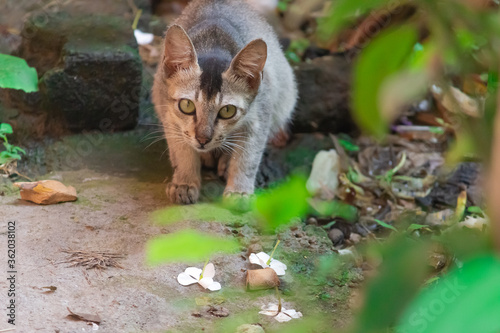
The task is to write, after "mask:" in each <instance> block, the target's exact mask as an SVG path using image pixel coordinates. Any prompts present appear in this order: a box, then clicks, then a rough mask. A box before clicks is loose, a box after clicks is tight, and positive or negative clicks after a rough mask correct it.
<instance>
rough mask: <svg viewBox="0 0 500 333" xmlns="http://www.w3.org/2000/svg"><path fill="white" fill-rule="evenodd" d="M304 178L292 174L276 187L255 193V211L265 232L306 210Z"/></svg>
mask: <svg viewBox="0 0 500 333" xmlns="http://www.w3.org/2000/svg"><path fill="white" fill-rule="evenodd" d="M308 197H309V193H308V191H307V189H306V179H305V178H304V177H301V176H293V177H292V178H291V179H290V180H289V181H287V182H286V183H283V184H281V185H279V186H278V187H276V188H274V189H272V190H269V191H265V192H263V193H261V194H257V195H256V198H255V213H256V214H257V215H258V216H259V217H260V220H261V221H262V227H263V228H264V230H265V231H267V232H273V231H274V230H276V228H278V227H279V226H281V225H284V224H288V223H290V222H291V220H292V219H293V218H295V217H299V218H300V217H303V216H304V215H305V214H306V213H307V211H308V204H307V198H308Z"/></svg>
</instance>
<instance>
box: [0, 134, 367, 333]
mask: <svg viewBox="0 0 500 333" xmlns="http://www.w3.org/2000/svg"><path fill="white" fill-rule="evenodd" d="M144 137H145V132H144V131H143V130H135V131H132V132H127V133H116V134H106V135H102V134H85V135H74V136H70V137H66V138H64V139H62V140H59V141H55V142H46V143H44V144H37V145H35V146H32V147H30V148H29V154H28V157H27V158H26V161H23V162H22V163H21V164H20V165H19V170H20V171H21V173H24V174H26V175H28V176H29V177H31V178H34V179H35V180H41V179H55V180H59V181H61V182H63V183H64V184H66V185H71V186H74V187H75V188H76V189H77V192H78V200H77V201H76V202H73V203H63V204H58V205H51V206H38V205H35V204H32V203H28V202H24V201H22V200H20V199H19V194H18V193H17V192H16V190H14V189H13V188H12V186H11V181H10V180H8V179H3V184H2V185H0V193H1V194H2V195H1V196H0V217H1V218H0V222H1V229H0V232H1V235H2V237H0V248H1V249H4V252H3V253H4V254H3V256H4V257H3V258H4V263H6V260H7V236H6V234H7V223H8V222H9V221H15V225H16V232H15V234H16V267H15V268H16V270H17V280H16V297H15V300H16V332H26V333H30V332H65V333H66V332H68V333H70V332H93V331H95V330H96V329H98V331H101V332H165V331H168V332H185V331H189V332H202V331H203V332H226V331H227V332H234V327H235V326H237V325H239V324H245V323H260V324H261V325H263V327H264V328H265V329H266V330H268V329H272V328H277V327H282V326H280V325H286V324H280V323H277V322H276V321H275V320H274V319H273V318H271V317H265V316H262V315H259V314H258V311H259V309H260V307H261V306H262V305H264V304H267V303H269V302H276V295H275V292H274V290H267V291H259V292H246V291H245V286H244V280H245V270H246V269H248V268H249V267H250V266H249V264H248V261H247V259H246V251H247V246H248V245H249V244H250V243H257V245H255V244H254V245H252V246H253V247H254V248H260V247H262V248H263V250H264V251H267V252H268V253H269V252H270V251H271V249H272V245H273V242H274V241H275V239H276V238H275V237H263V236H259V235H258V233H257V232H256V230H255V229H253V228H252V227H250V226H248V225H246V224H244V223H235V224H231V223H229V224H223V223H217V222H203V221H202V222H195V221H182V222H179V223H176V224H172V225H168V226H161V225H154V224H153V223H152V221H151V218H150V216H151V213H152V212H154V211H156V210H158V209H161V208H165V207H166V206H167V201H166V197H165V193H164V188H165V179H166V178H167V177H169V176H170V174H171V168H170V166H169V163H168V159H167V157H166V156H165V154H162V153H163V152H164V151H165V145H164V143H163V142H159V143H157V144H154V145H152V146H151V147H149V148H147V149H145V146H147V144H146V143H145V142H141V139H143V138H144ZM306 141H307V140H306ZM294 142H295V141H294ZM293 144H294V143H292V145H293ZM294 149H295V148H294ZM269 154H270V155H273V156H275V155H276V154H274V153H269ZM206 178H207V179H213V177H211V175H210V173H206ZM214 182H215V183H216V184H219V185H217V186H221V185H220V181H214ZM0 184H1V183H0ZM187 227H191V228H196V229H197V230H201V231H203V232H207V233H210V234H219V235H226V236H227V237H233V236H231V235H235V236H236V237H237V238H239V239H240V240H241V244H242V252H241V253H239V254H235V255H220V256H215V257H213V258H211V262H213V263H214V264H215V267H216V276H215V281H219V282H220V283H221V284H222V290H221V291H218V292H209V291H206V290H204V289H202V288H201V287H199V286H198V285H191V286H188V287H184V286H181V285H180V284H179V283H178V282H177V280H176V277H177V275H178V274H179V273H181V272H182V271H184V269H185V268H186V267H188V266H191V265H188V264H185V263H176V264H169V265H162V266H156V267H150V266H148V265H147V263H146V253H145V246H146V243H147V241H148V240H149V239H151V238H153V237H155V236H157V235H159V234H164V233H170V232H173V231H175V230H179V229H181V228H187ZM281 238H282V240H283V242H282V243H283V244H282V245H280V248H279V249H278V251H277V253H276V255H275V256H276V258H278V259H280V260H282V261H283V262H285V263H286V264H287V265H288V267H289V269H288V271H287V275H286V276H285V277H284V278H282V285H281V287H280V289H281V294H282V298H283V302H284V306H285V307H286V308H287V309H296V310H297V311H301V312H302V313H303V315H304V318H308V317H312V316H316V315H320V316H321V315H322V314H324V315H325V316H324V317H325V318H328V319H327V320H328V321H331V325H332V327H337V328H339V327H344V326H345V325H346V324H347V323H348V322H349V319H350V317H351V314H350V313H351V311H350V309H349V305H348V304H349V303H350V302H349V301H348V298H349V295H350V288H349V285H350V284H351V281H354V280H356V279H359V278H360V277H359V274H358V275H356V272H344V273H348V274H347V275H346V274H344V275H343V276H342V277H341V278H339V279H336V280H332V281H333V283H332V282H331V283H329V284H321V283H319V284H317V283H311V276H312V274H313V271H314V269H313V268H314V265H315V263H316V262H317V260H318V258H319V257H320V256H324V255H335V254H334V253H333V252H332V249H331V242H330V243H329V240H328V237H327V235H326V233H325V232H324V230H322V229H321V228H319V227H315V226H306V227H304V225H303V224H301V223H299V224H298V225H296V226H294V227H292V228H291V229H288V230H285V231H284V232H283V234H282V235H281ZM64 250H74V251H88V252H90V251H109V252H113V253H118V254H123V255H124V257H123V259H118V262H119V264H120V265H121V266H122V267H123V268H118V267H109V268H108V269H105V270H95V269H89V270H87V269H85V268H83V267H78V266H77V267H71V266H70V264H69V263H65V261H66V260H67V258H68V254H67V253H65V252H63V251H64ZM195 266H197V267H202V266H203V263H198V264H197V265H195ZM2 267H4V274H3V275H4V278H2V279H1V280H0V286H1V291H0V293H1V295H3V296H2V298H1V299H4V300H6V299H7V298H6V295H7V290H8V288H9V283H8V281H7V280H6V277H7V272H6V271H7V268H6V264H4V265H2ZM51 286H52V287H55V288H57V289H55V290H53V291H48V290H49V289H48V288H45V287H51ZM351 287H352V285H351ZM52 289H54V288H52ZM5 302H6V301H5ZM308 302H310V303H311V304H314V306H308V305H306V304H309V303H308ZM197 304H200V305H197ZM4 306H6V304H4ZM211 306H215V307H221V306H222V307H223V308H224V309H222V310H220V311H219V310H217V311H216V310H214V309H213V308H212V307H211ZM2 307H3V306H2ZM3 308H4V309H5V307H3ZM68 308H69V309H70V310H71V311H73V312H76V313H88V314H93V315H98V316H99V317H100V318H101V319H102V321H101V323H100V324H99V325H98V326H95V325H91V324H89V323H87V322H85V321H77V320H73V319H71V318H69V317H67V315H68V314H69V312H68ZM207 309H208V310H207ZM217 309H218V308H217ZM4 312H6V310H4ZM217 313H223V314H224V315H226V314H227V313H229V316H227V317H224V318H223V317H219V316H217V315H216V314H217ZM2 315H3V316H5V315H6V313H5V314H2ZM4 318H5V317H4ZM300 320H303V319H300ZM1 323H2V324H0V330H2V329H6V328H10V327H11V325H9V324H7V323H6V320H5V319H4V320H2V321H1ZM220 325H229V326H224V327H226V328H221V326H220ZM227 327H232V328H231V329H228V328H227Z"/></svg>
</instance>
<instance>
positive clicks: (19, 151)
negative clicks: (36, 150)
mask: <svg viewBox="0 0 500 333" xmlns="http://www.w3.org/2000/svg"><path fill="white" fill-rule="evenodd" d="M12 151H13V152H14V153H23V154H24V155H26V150H24V149H23V148H21V147H16V146H14V148H12Z"/></svg>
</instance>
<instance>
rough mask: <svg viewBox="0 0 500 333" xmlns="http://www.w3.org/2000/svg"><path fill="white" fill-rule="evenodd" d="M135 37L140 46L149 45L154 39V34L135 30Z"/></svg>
mask: <svg viewBox="0 0 500 333" xmlns="http://www.w3.org/2000/svg"><path fill="white" fill-rule="evenodd" d="M134 36H135V39H136V40H137V44H139V45H146V44H149V43H151V42H152V41H153V39H154V35H153V34H150V33H148V32H142V31H141V30H139V29H135V30H134Z"/></svg>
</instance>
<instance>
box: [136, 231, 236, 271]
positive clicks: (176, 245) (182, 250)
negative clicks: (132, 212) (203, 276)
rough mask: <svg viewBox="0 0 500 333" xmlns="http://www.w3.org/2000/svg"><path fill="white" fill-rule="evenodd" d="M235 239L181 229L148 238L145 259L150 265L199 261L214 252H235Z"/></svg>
mask: <svg viewBox="0 0 500 333" xmlns="http://www.w3.org/2000/svg"><path fill="white" fill-rule="evenodd" d="M239 249H240V246H239V244H238V242H237V241H236V239H234V238H232V236H229V237H224V238H222V237H217V236H211V235H209V234H207V233H202V232H198V231H195V230H189V229H188V230H181V231H178V232H175V233H171V234H168V235H162V236H159V237H157V238H154V239H152V240H150V241H149V242H148V243H147V245H146V253H147V261H148V263H149V264H151V265H155V264H160V263H167V262H186V263H187V262H193V263H194V262H199V261H202V260H206V259H207V258H210V257H211V256H212V255H214V254H216V253H219V252H221V253H236V252H238V251H239Z"/></svg>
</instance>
